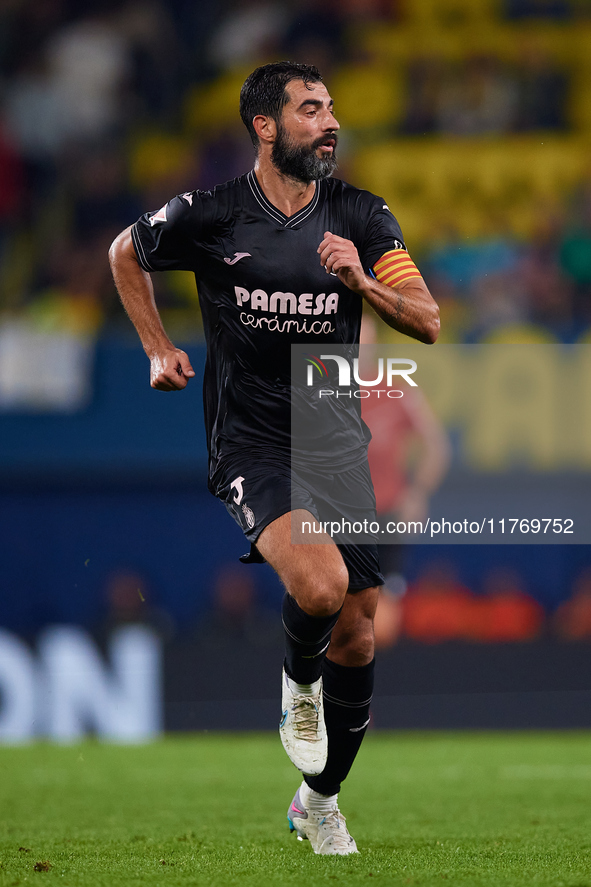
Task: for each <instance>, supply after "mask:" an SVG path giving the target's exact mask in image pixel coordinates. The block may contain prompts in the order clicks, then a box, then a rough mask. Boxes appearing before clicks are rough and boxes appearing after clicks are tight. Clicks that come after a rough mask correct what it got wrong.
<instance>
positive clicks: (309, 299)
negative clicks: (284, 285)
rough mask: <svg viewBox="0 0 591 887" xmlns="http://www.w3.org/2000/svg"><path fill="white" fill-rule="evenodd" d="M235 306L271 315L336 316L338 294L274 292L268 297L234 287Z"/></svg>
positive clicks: (258, 291)
mask: <svg viewBox="0 0 591 887" xmlns="http://www.w3.org/2000/svg"><path fill="white" fill-rule="evenodd" d="M234 292H235V293H236V304H237V305H238V306H239V307H242V306H243V305H245V304H247V303H250V305H249V307H250V309H251V311H269V312H271V313H272V314H315V315H318V314H336V311H337V309H338V307H339V294H338V293H329V294H328V296H327V295H326V293H319V295H317V296H316V297H314V293H302V294H301V295H300V296H296V295H295V293H282V292H275V293H271V295H270V296H269V295H268V293H266V292H265V290H261V289H256V290H253V291H252V293H249V291H248V290H247V289H245V288H244V287H242V286H235V287H234Z"/></svg>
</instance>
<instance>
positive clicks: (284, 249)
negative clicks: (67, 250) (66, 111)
mask: <svg viewBox="0 0 591 887" xmlns="http://www.w3.org/2000/svg"><path fill="white" fill-rule="evenodd" d="M240 114H241V117H242V120H243V121H244V123H245V125H246V127H247V129H248V132H249V133H250V136H251V139H252V142H253V145H254V149H255V165H254V169H253V170H252V171H251V172H249V173H248V174H246V175H243V176H241V177H240V178H238V179H235V180H234V181H232V182H228V183H226V184H223V185H220V186H218V187H216V188H214V189H213V190H212V191H205V192H203V191H187V192H186V193H185V194H181V195H180V196H178V197H174V198H173V199H172V200H171V201H170V202H169V203H167V204H166V206H164V207H162V209H160V210H158V211H157V212H149V213H146V214H145V215H144V216H142V217H141V218H140V219H139V221H138V222H137V223H136V224H135V225H133V226H131V227H130V228H128V229H127V230H126V231H124V232H122V234H120V235H119V237H118V238H117V239H116V240H115V242H114V243H113V245H112V247H111V251H110V259H111V266H112V269H113V275H114V278H115V283H116V285H117V288H118V290H119V293H120V296H121V299H122V301H123V304H124V306H125V308H126V310H127V313H128V314H129V317H130V318H131V320H132V322H133V323H134V325H135V327H136V329H137V331H138V333H139V336H140V339H141V341H142V344H143V346H144V350H145V351H146V354H147V356H148V357H149V359H150V364H151V369H150V378H151V385H152V387H153V388H157V389H159V390H161V391H175V390H180V389H183V388H184V387H185V386H186V385H187V383H188V381H189V379H191V377H192V376H194V375H195V374H194V371H193V369H192V367H191V364H190V362H189V358H188V356H187V355H186V354H185V352H184V351H181V350H180V349H178V348H175V346H174V344H173V343H172V342H171V340H170V339H169V338H168V336H167V334H166V332H165V330H164V328H163V325H162V323H161V320H160V317H159V314H158V310H157V308H156V304H155V301H154V295H153V289H152V285H151V278H150V274H151V272H154V271H162V270H173V269H181V270H191V271H193V272H194V273H195V277H196V281H197V288H198V292H199V299H200V303H201V309H202V315H203V324H204V332H205V339H206V342H207V360H206V366H205V378H204V407H205V425H206V431H207V436H208V442H209V488H210V490H211V491H212V492H213V493H214V494H215V495H216V496H217V497H218V498H220V499H221V500H222V501H223V502H224V503H225V505H226V507H227V509H228V511H229V512H230V514H231V515H232V516H233V517H234V519H235V520H236V521H237V522H238V523H239V525H240V526H241V528H242V529H243V531H244V533H245V535H246V537H247V539H248V540H249V542H250V543H251V552H250V555H249V556H248V558H246V559H247V560H259V561H260V560H263V559H264V560H266V561H267V562H268V563H269V564H271V566H272V567H273V568H274V569H275V570H276V572H277V573H278V575H279V577H280V579H281V581H282V582H283V585H284V586H285V590H286V591H285V596H284V601H283V611H282V613H283V624H284V627H285V641H286V655H285V663H284V672H283V682H282V703H283V705H282V708H283V717H282V721H281V726H280V733H281V738H282V741H283V745H284V747H285V749H286V751H287V754H288V755H289V757H290V759H291V760H292V762H293V763H294V764H295V766H296V767H297V768H298V769H299V770H301V771H302V773H303V774H304V780H303V782H302V784H301V786H300V788H299V789H298V791H297V792H296V795H295V797H294V799H293V801H292V803H291V805H290V807H289V811H288V819H289V824H290V828H291V830H292V831H296V832H297V834H298V837H301V838H308V839H309V840H310V842H311V844H312V847H313V849H314V852H315V853H319V854H337V855H347V854H349V853H355V852H357V847H356V845H355V841H354V840H353V838H352V837H351V835H350V834H349V832H348V830H347V827H346V823H345V819H344V817H343V816H342V814H341V813H340V811H339V808H338V805H337V794H338V792H339V790H340V787H341V783H342V781H343V780H344V779H345V777H346V776H347V774H348V772H349V770H350V768H351V765H352V763H353V760H354V758H355V756H356V754H357V751H358V749H359V747H360V744H361V741H362V739H363V735H364V733H365V730H366V728H367V725H368V723H369V705H370V701H371V697H372V689H373V669H374V662H373V660H374V653H373V616H374V612H375V608H376V602H377V598H378V587H379V586H380V585H381V584H382V582H383V577H382V575H381V573H380V570H379V563H378V552H377V545H375V544H374V545H354V544H350V545H349V544H347V545H337V544H335V542H333V540H332V539H331V537H330V536H329V535H327V534H322V535H317V536H315V540H314V541H316V542H317V541H320V544H314V545H300V544H294V543H293V542H292V537H291V523H292V519H294V520H300V521H301V520H311V521H314V520H318V518H320V519H322V513H323V508H324V507H329V506H331V504H332V505H334V503H328V504H327V503H325V502H322V501H320V499H321V496H319V495H317V496H315V494H314V489H311V488H310V484H309V483H306V481H305V480H302V481H301V483H300V482H298V481H297V480H296V481H294V482H292V473H291V458H290V457H291V451H290V445H291V424H290V419H291V416H290V394H291V389H290V383H291V370H290V350H291V349H290V346H291V344H292V343H307V344H309V346H310V348H311V349H314V350H317V349H321V350H322V349H325V348H326V347H327V346H330V345H333V346H334V345H347V344H351V343H356V342H358V341H359V329H360V323H361V313H362V305H363V300H364V299H365V300H366V301H367V302H368V303H369V304H370V305H371V306H372V307H373V308H374V310H375V311H376V312H377V314H378V315H379V316H380V317H381V318H382V319H383V320H385V322H386V323H387V324H389V325H390V326H391V327H393V328H395V329H396V330H399V331H401V332H403V333H406V334H408V335H409V336H412V337H413V338H416V339H419V340H420V341H422V342H426V343H431V342H434V341H435V339H436V338H437V334H438V330H439V314H438V309H437V306H436V304H435V302H434V301H433V299H432V297H431V295H430V294H429V291H428V289H427V287H426V285H425V283H424V281H423V279H422V277H421V275H420V273H419V272H418V270H417V269H416V267H415V265H414V264H413V262H412V260H411V259H410V257H409V255H408V253H407V252H406V248H405V246H404V241H403V237H402V233H401V231H400V228H399V226H398V223H397V221H396V219H395V218H394V216H393V215H392V213H391V212H390V210H389V209H388V207H387V206H386V204H385V203H384V200H383V199H382V198H380V197H376V196H374V195H372V194H370V193H368V192H366V191H360V190H358V189H356V188H354V187H351V186H350V185H347V184H345V183H344V182H342V181H340V180H338V179H335V178H332V173H333V172H334V170H335V169H336V146H337V132H338V129H339V124H338V123H337V120H336V119H335V117H334V114H333V102H332V99H331V97H330V95H329V93H328V91H327V89H326V86H325V85H324V83H323V82H322V78H321V76H320V74H319V72H318V70H317V69H316V68H315V67H313V66H309V65H302V64H295V63H291V62H278V63H275V64H270V65H264V66H263V67H260V68H257V69H256V70H255V71H254V72H253V73H252V74H251V75H250V76H249V77H248V78H247V80H246V81H245V83H244V85H243V87H242V90H241V94H240ZM360 428H361V431H360V433H359V434H358V435H353V436H352V439H351V440H350V441H349V440H348V439H347V437H346V436H345V437H344V440H343V443H342V447H341V449H340V451H339V453H338V454H337V457H335V456H334V454H333V455H332V456H331V483H330V490H331V496H334V502H335V503H339V504H342V503H343V502H345V504H346V503H347V497H349V498H351V492H350V491H351V483H352V479H353V480H354V481H355V484H356V487H355V488H356V489H357V488H362V489H364V490H367V495H366V499H367V502H366V503H365V505H366V506H367V508H368V509H369V510H371V508H372V507H373V506H375V500H374V499H373V490H372V489H371V481H369V480H368V479H367V478H368V475H369V472H368V469H367V452H366V451H367V442H368V441H367V436H368V435H367V432H365V435H364V433H363V428H362V427H361V425H360ZM351 505H352V507H354V506H355V505H356V503H351Z"/></svg>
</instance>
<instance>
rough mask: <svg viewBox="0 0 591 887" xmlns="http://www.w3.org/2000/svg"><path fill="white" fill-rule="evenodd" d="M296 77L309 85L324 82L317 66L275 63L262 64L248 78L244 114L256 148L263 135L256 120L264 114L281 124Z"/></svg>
mask: <svg viewBox="0 0 591 887" xmlns="http://www.w3.org/2000/svg"><path fill="white" fill-rule="evenodd" d="M292 80H303V82H304V83H305V84H306V85H307V84H308V83H320V82H322V76H321V74H320V71H319V70H318V68H316V67H315V66H314V65H302V64H299V63H298V62H273V63H272V64H270V65H261V67H260V68H257V69H256V70H255V71H253V72H252V74H250V75H249V76H248V77H247V78H246V80H245V81H244V83H243V85H242V89H241V90H240V116H241V117H242V122H243V123H244V125H245V126H246V128H247V130H248V132H249V134H250V137H251V139H252V143H253V145H254V147H255V150H256V151H258V148H259V138H258V136H257V134H256V131H255V128H254V126H253V122H252V121H253V120H254V118H255V117H256V116H257V115H258V114H263V115H264V116H265V117H272V118H273V120H275V121H276V122H277V123H279V121H280V119H281V112H282V110H283V108H284V107H285V105H286V104H287V103H288V101H289V97H288V95H287V93H286V91H285V87H286V86H287V84H288V83H290V82H291V81H292Z"/></svg>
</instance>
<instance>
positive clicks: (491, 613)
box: [467, 568, 544, 644]
mask: <svg viewBox="0 0 591 887" xmlns="http://www.w3.org/2000/svg"><path fill="white" fill-rule="evenodd" d="M474 604H475V609H474V619H473V622H472V626H471V631H470V632H469V634H468V635H467V638H468V639H469V640H475V641H482V642H486V643H497V644H499V643H508V642H516V641H531V640H534V639H535V638H536V637H538V636H539V635H540V633H541V631H542V628H543V624H544V610H543V608H542V607H541V606H540V604H538V602H537V601H535V600H534V599H533V598H532V597H530V595H528V594H526V592H525V591H524V590H523V587H522V582H521V579H520V577H519V575H518V573H517V572H516V571H515V570H510V569H505V568H499V569H496V570H493V571H492V572H491V573H490V574H489V575H488V577H487V579H486V584H485V588H484V595H483V596H480V597H479V598H477V599H476V600H475V601H474Z"/></svg>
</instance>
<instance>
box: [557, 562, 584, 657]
mask: <svg viewBox="0 0 591 887" xmlns="http://www.w3.org/2000/svg"><path fill="white" fill-rule="evenodd" d="M553 627H554V631H555V632H556V634H557V635H558V637H559V638H561V639H562V640H565V641H582V640H589V639H590V638H591V569H590V568H587V569H586V570H584V571H583V572H582V573H581V574H580V576H579V577H578V578H577V579H576V581H575V584H574V588H573V593H572V596H571V597H570V598H569V599H568V600H566V601H564V602H563V603H562V604H560V606H559V607H558V609H557V610H556V613H555V614H554V619H553Z"/></svg>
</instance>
